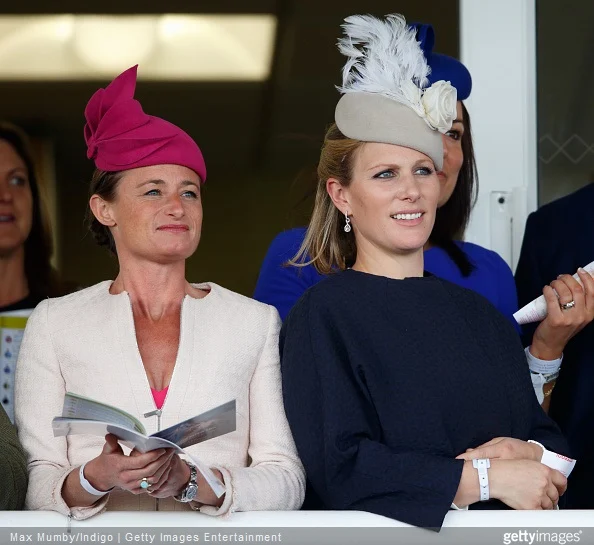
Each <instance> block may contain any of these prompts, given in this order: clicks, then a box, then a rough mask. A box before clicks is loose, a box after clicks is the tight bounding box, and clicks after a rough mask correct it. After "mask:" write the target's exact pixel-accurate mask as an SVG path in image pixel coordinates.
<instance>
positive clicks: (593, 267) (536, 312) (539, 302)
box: [514, 261, 594, 325]
mask: <svg viewBox="0 0 594 545" xmlns="http://www.w3.org/2000/svg"><path fill="white" fill-rule="evenodd" d="M582 268H583V269H584V270H585V271H586V272H588V273H590V275H591V276H594V261H592V262H591V263H588V264H587V265H586V266H585V267H582ZM573 277H574V278H575V279H576V280H577V281H578V282H579V283H580V284H581V283H582V281H581V280H580V277H579V276H578V274H577V273H576V274H574V275H573ZM546 317H547V300H546V299H545V296H544V295H541V296H540V297H537V298H536V299H534V300H533V301H531V302H530V303H528V304H527V305H526V306H524V307H522V308H521V309H520V310H518V312H516V313H515V314H514V318H515V320H516V322H518V324H520V325H523V324H530V323H532V322H540V321H541V320H544V319H545V318H546Z"/></svg>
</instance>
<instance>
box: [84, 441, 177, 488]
mask: <svg viewBox="0 0 594 545" xmlns="http://www.w3.org/2000/svg"><path fill="white" fill-rule="evenodd" d="M174 455H175V451H174V450H173V449H157V450H152V451H150V452H146V453H144V454H143V453H140V452H138V451H136V450H133V451H132V452H131V453H130V455H129V456H126V455H125V454H124V452H123V450H122V447H121V446H120V444H119V443H118V439H117V437H115V436H114V435H111V434H109V435H106V436H105V445H104V446H103V451H102V452H101V454H100V455H99V456H97V458H94V459H93V460H91V461H90V462H88V463H87V465H86V466H85V475H86V478H87V480H88V481H89V482H90V483H91V484H92V485H93V486H94V487H95V488H97V489H98V490H109V489H111V488H113V487H116V486H117V487H118V488H121V489H123V490H128V491H129V492H131V493H132V494H142V493H145V492H151V490H152V488H153V486H154V485H155V484H157V483H161V482H162V481H163V480H164V479H166V478H167V473H166V472H167V470H168V468H169V466H170V464H171V459H172V457H173V456H174Z"/></svg>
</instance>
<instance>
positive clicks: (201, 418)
mask: <svg viewBox="0 0 594 545" xmlns="http://www.w3.org/2000/svg"><path fill="white" fill-rule="evenodd" d="M235 427H236V413H235V400H233V401H229V402H227V403H224V404H223V405H219V406H218V407H215V408H214V409H211V410H209V411H206V412H204V413H202V414H199V415H198V416H194V417H193V418H189V419H188V420H184V421H183V422H180V423H179V424H175V425H174V426H171V427H170V428H166V429H164V430H162V431H159V432H157V433H153V434H152V435H147V434H146V429H145V428H144V426H143V425H142V423H141V422H140V420H138V419H137V418H135V417H134V416H132V415H131V414H128V413H127V412H125V411H122V410H121V409H118V408H117V407H113V406H112V405H107V404H105V403H100V402H99V401H95V400H93V399H89V398H87V397H84V396H80V395H78V394H73V393H71V392H68V393H66V395H65V396H64V407H63V409H62V416H57V417H55V418H54V419H53V421H52V428H53V430H54V437H63V436H66V435H81V434H89V435H107V434H108V433H111V434H113V435H115V436H116V437H117V438H118V439H119V440H120V441H121V442H122V443H123V444H124V445H126V446H127V447H129V448H136V449H137V450H139V451H140V452H148V451H151V450H155V449H158V448H173V449H175V450H177V451H178V452H180V453H183V454H185V455H186V456H188V457H189V458H191V459H192V461H193V462H194V463H195V464H196V467H197V468H198V470H199V471H200V473H202V475H203V477H204V478H205V479H206V481H207V482H208V484H209V485H210V487H211V488H212V489H213V491H214V492H215V494H216V495H217V496H218V497H220V496H222V495H223V494H224V492H225V488H224V486H223V484H222V483H221V481H220V480H219V479H217V478H216V476H215V474H214V473H213V472H212V471H211V470H210V468H208V467H207V466H205V465H204V464H203V463H202V462H201V461H200V460H197V459H196V458H195V457H193V456H190V455H189V454H188V453H187V452H185V451H184V450H183V449H184V448H186V447H189V446H191V445H195V444H197V443H202V442H203V441H208V440H209V439H213V438H214V437H219V436H220V435H224V434H226V433H230V432H232V431H235Z"/></svg>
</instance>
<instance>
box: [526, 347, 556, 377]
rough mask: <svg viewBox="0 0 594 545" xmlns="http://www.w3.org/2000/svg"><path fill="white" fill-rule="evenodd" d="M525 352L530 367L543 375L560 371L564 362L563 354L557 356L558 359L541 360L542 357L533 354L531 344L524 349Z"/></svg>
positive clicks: (534, 371)
mask: <svg viewBox="0 0 594 545" xmlns="http://www.w3.org/2000/svg"><path fill="white" fill-rule="evenodd" d="M524 352H525V353H526V361H528V367H529V368H530V371H532V372H533V373H538V374H541V375H553V374H554V373H558V372H559V369H560V368H561V364H562V363H563V354H561V357H560V358H557V359H556V360H541V359H540V358H537V357H536V356H533V355H532V354H531V352H530V347H529V346H527V347H526V348H525V349H524Z"/></svg>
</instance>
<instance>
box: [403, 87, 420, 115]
mask: <svg viewBox="0 0 594 545" xmlns="http://www.w3.org/2000/svg"><path fill="white" fill-rule="evenodd" d="M401 89H402V94H403V95H404V98H405V99H406V100H407V101H408V102H409V106H410V107H411V108H412V109H413V110H414V111H415V112H416V113H417V115H420V116H421V117H425V107H424V106H423V90H422V89H421V88H420V87H419V86H418V85H416V84H415V83H413V81H412V80H407V81H403V82H402V86H401Z"/></svg>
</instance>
